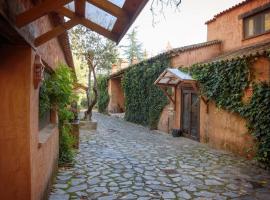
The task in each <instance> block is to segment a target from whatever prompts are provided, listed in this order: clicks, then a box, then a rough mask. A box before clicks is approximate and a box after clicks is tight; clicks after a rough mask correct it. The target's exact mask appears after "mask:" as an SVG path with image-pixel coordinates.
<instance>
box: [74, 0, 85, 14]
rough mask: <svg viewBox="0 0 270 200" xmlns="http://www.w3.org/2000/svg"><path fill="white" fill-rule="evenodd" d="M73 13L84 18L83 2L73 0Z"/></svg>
mask: <svg viewBox="0 0 270 200" xmlns="http://www.w3.org/2000/svg"><path fill="white" fill-rule="evenodd" d="M75 13H76V15H77V16H78V17H85V0H75Z"/></svg>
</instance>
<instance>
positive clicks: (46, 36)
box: [34, 18, 79, 47]
mask: <svg viewBox="0 0 270 200" xmlns="http://www.w3.org/2000/svg"><path fill="white" fill-rule="evenodd" d="M78 23H79V20H78V19H77V18H75V19H70V20H69V21H67V22H65V23H64V24H61V25H59V26H57V27H55V28H54V29H52V30H51V31H49V32H47V33H45V34H43V35H41V36H39V37H37V38H36V39H35V41H34V44H35V46H36V47H38V46H40V45H42V44H44V43H45V42H48V41H49V40H51V39H53V38H55V37H57V36H59V35H61V34H62V33H64V32H65V31H66V30H69V29H71V28H72V27H74V26H76V25H77V24H78Z"/></svg>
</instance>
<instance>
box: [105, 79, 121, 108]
mask: <svg viewBox="0 0 270 200" xmlns="http://www.w3.org/2000/svg"><path fill="white" fill-rule="evenodd" d="M108 92H109V96H110V102H109V105H108V110H109V112H112V113H118V112H123V111H125V97H124V91H123V89H122V85H121V79H120V78H112V79H110V80H109V86H108Z"/></svg>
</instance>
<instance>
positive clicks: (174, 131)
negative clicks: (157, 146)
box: [171, 129, 182, 137]
mask: <svg viewBox="0 0 270 200" xmlns="http://www.w3.org/2000/svg"><path fill="white" fill-rule="evenodd" d="M171 132H172V136H173V137H181V136H182V131H181V130H180V129H172V131H171Z"/></svg>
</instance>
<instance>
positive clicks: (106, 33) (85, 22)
mask: <svg viewBox="0 0 270 200" xmlns="http://www.w3.org/2000/svg"><path fill="white" fill-rule="evenodd" d="M56 12H58V13H59V14H61V15H64V16H66V17H68V18H70V19H71V18H72V19H77V20H78V21H79V24H81V25H83V26H85V27H87V28H89V29H91V30H92V31H95V32H96V33H98V34H100V35H103V36H104V37H106V38H108V39H110V40H112V41H115V42H116V41H117V40H118V36H117V35H116V34H113V33H112V32H110V31H108V30H107V29H105V28H103V27H102V26H100V25H98V24H96V23H94V22H92V21H90V20H88V19H86V18H84V17H82V18H79V17H77V16H76V14H75V13H74V12H72V11H71V10H69V9H67V8H65V7H63V8H60V9H57V10H56Z"/></svg>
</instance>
